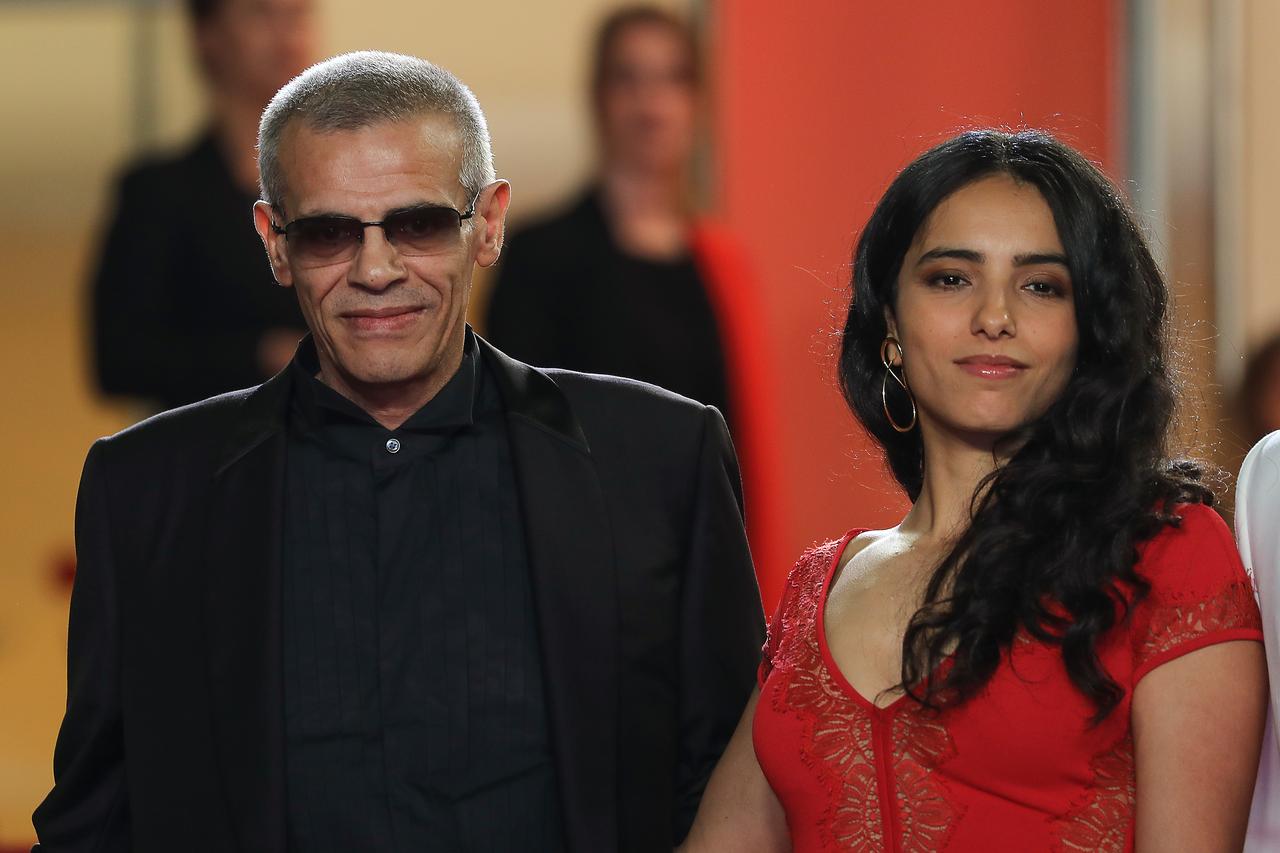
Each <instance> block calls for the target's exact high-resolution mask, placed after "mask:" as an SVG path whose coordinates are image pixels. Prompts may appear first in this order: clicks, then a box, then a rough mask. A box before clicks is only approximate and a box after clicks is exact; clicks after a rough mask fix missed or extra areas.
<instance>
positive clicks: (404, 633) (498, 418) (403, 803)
mask: <svg viewBox="0 0 1280 853" xmlns="http://www.w3.org/2000/svg"><path fill="white" fill-rule="evenodd" d="M291 369H292V370H294V371H295V375H294V380H295V381H294V387H295V389H296V391H295V393H294V398H293V401H292V404H291V408H290V423H289V432H288V457H287V463H286V479H285V484H286V486H285V513H284V521H285V523H284V540H283V545H284V552H283V614H282V615H283V626H284V649H283V651H284V667H283V671H284V688H285V690H284V694H285V708H284V713H285V734H286V756H285V758H286V786H287V797H288V829H289V839H290V850H292V851H297V853H328V852H329V851H334V853H336V851H343V853H347V851H352V850H361V851H368V853H381V851H410V850H412V851H436V850H439V851H451V853H452V851H459V852H460V853H462V851H517V850H519V851H542V850H546V851H556V850H561V849H563V841H562V836H561V829H560V819H559V803H558V799H557V794H556V782H555V771H554V765H553V763H552V758H551V750H550V744H549V739H548V732H547V714H546V703H545V695H544V690H543V683H542V667H541V660H540V657H539V653H538V638H537V632H536V626H535V623H534V611H533V602H532V596H531V584H530V577H529V567H528V557H527V552H526V548H525V540H524V531H523V526H522V521H521V516H520V507H519V501H518V499H517V495H516V486H515V479H514V471H513V468H512V459H511V449H510V446H509V443H508V440H507V432H506V419H505V415H504V412H503V407H502V401H501V397H500V395H499V393H498V390H497V388H496V386H495V383H494V382H493V380H492V378H491V377H490V376H489V375H488V372H487V368H486V366H485V365H484V364H483V361H482V359H481V357H480V355H479V353H478V351H477V348H476V345H475V341H474V339H473V338H472V337H471V335H470V332H468V340H467V347H466V351H465V355H464V359H463V362H462V366H461V368H460V369H459V371H458V373H457V374H456V375H455V376H454V377H453V378H452V379H451V380H450V381H449V382H448V384H447V385H445V387H444V388H443V389H441V391H440V392H439V393H438V394H437V395H436V396H435V397H434V398H433V399H432V400H431V401H430V402H428V403H427V405H426V406H424V407H423V408H422V409H421V410H419V411H418V412H417V413H415V414H414V415H413V416H412V417H411V418H410V419H409V420H408V421H407V422H405V424H403V425H402V426H401V427H400V428H399V429H397V430H387V429H385V428H384V427H382V426H381V425H379V424H378V423H377V422H376V421H375V420H374V419H373V418H371V417H370V416H369V415H368V414H366V413H365V412H364V411H363V410H361V409H360V408H359V407H358V406H356V405H355V404H354V403H352V402H351V401H350V400H347V399H346V398H345V397H343V396H342V395H340V394H338V393H337V392H336V391H334V390H333V389H331V388H329V387H328V386H326V385H324V384H323V383H322V382H321V381H319V379H317V378H316V376H317V372H318V362H317V360H316V356H315V351H314V345H313V344H312V343H311V342H310V341H307V342H306V343H305V344H304V346H303V347H302V348H301V349H300V350H299V354H298V356H297V358H296V359H295V361H294V364H293V365H292V366H291Z"/></svg>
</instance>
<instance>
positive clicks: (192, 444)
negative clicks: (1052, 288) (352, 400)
mask: <svg viewBox="0 0 1280 853" xmlns="http://www.w3.org/2000/svg"><path fill="white" fill-rule="evenodd" d="M480 345H481V350H482V352H483V354H484V357H485V358H486V360H487V363H488V364H489V365H491V366H492V368H493V370H494V374H495V375H496V376H497V377H498V380H499V384H500V386H501V389H502V394H503V398H504V401H505V405H506V409H507V420H508V424H509V433H510V442H511V448H512V455H513V457H514V460H515V466H516V472H515V473H516V480H517V483H518V488H519V492H520V502H521V507H522V510H523V513H524V521H525V528H526V536H527V539H528V548H529V557H530V565H531V571H532V574H533V578H532V580H533V590H534V603H535V609H536V611H537V625H538V629H539V633H540V638H541V644H542V654H543V658H544V660H543V667H544V673H545V678H546V681H547V703H548V715H549V720H550V736H551V742H552V749H553V754H554V756H555V760H556V767H557V775H558V779H559V786H560V798H561V803H562V811H563V814H564V825H565V833H566V837H567V839H568V841H569V846H570V848H571V850H573V851H582V853H607V851H612V850H619V851H658V850H663V851H666V850H670V848H671V846H672V844H673V841H674V840H676V839H678V838H679V837H680V836H681V835H682V834H683V833H684V832H685V831H686V830H687V829H688V826H689V824H690V822H691V820H692V817H693V812H694V810H695V809H696V807H697V803H698V800H699V798H700V797H701V794H702V790H703V788H704V786H705V785H706V781H707V777H708V776H709V774H710V772H711V769H712V767H713V766H714V764H715V762H716V760H717V758H718V757H719V755H720V753H721V752H722V751H723V749H724V746H725V744H726V742H727V741H728V738H729V736H730V734H731V733H732V731H733V728H734V726H735V724H736V722H737V718H738V715H739V714H740V712H741V710H742V707H743V705H744V703H745V702H746V699H747V697H748V695H749V693H750V691H751V688H752V684H753V678H754V671H755V666H756V662H757V660H758V649H759V647H760V644H761V642H762V640H763V633H764V629H763V619H762V613H761V607H760V599H759V592H758V589H757V586H756V582H755V576H754V574H753V572H752V567H751V560H750V556H749V554H748V551H747V543H746V538H745V535H744V532H743V524H742V515H741V494H740V487H739V480H738V469H737V463H736V461H735V459H734V455H733V449H732V445H731V444H730V441H729V436H728V434H727V431H726V430H725V426H724V422H723V420H722V418H721V417H720V416H719V414H718V413H717V412H716V411H715V409H713V408H709V407H706V406H702V405H700V404H697V403H694V402H692V401H690V400H687V399H685V398H683V397H678V396H676V395H674V394H671V393H668V392H665V391H662V390H661V389H657V388H654V387H653V386H649V385H644V384H642V383H638V382H633V381H630V380H624V379H616V378H612V377H602V376H589V375H585V374H579V373H570V372H565V371H540V370H536V369H534V368H531V367H529V366H527V365H525V364H522V363H520V362H517V361H513V360H512V359H510V358H508V357H506V356H504V355H503V354H502V353H500V352H498V351H497V350H495V349H494V348H493V347H491V346H490V345H488V344H487V343H484V342H481V344H480ZM289 383H290V379H289V373H288V371H285V372H284V373H281V374H280V375H278V376H276V377H275V378H273V379H271V380H269V381H268V382H266V383H265V384H263V385H261V386H258V387H257V388H254V389H251V390H248V391H239V392H235V393H231V394H226V395H223V396H220V397H214V398H212V399H210V400H206V401H204V402H201V403H197V404H195V405H192V406H188V407H186V408H182V409H177V410H174V411H171V412H166V413H164V414H161V415H157V416H156V417H154V418H151V419H150V420H147V421H145V422H143V423H141V424H139V425H137V426H134V427H132V428H130V429H127V430H125V431H124V432H121V433H119V434H118V435H115V436H113V437H111V438H106V439H102V440H100V441H98V442H97V443H96V444H94V446H93V448H92V449H91V450H90V452H89V456H88V459H87V461H86V462H85V468H84V474H83V477H82V479H81V484H80V495H79V499H78V502H77V507H76V547H77V552H78V556H79V570H78V573H77V578H76V584H75V591H74V593H73V595H72V601H71V624H70V642H69V651H68V658H69V662H68V698H67V712H66V717H65V719H64V720H63V723H62V729H61V731H60V733H59V735H58V745H57V749H56V752H55V755H54V777H55V785H54V788H53V791H52V792H51V793H50V794H49V796H48V797H47V798H46V800H45V801H44V803H43V804H42V805H41V806H40V807H39V808H38V809H37V810H36V813H35V815H34V823H35V827H36V830H37V834H38V837H39V838H40V841H41V844H42V846H41V845H37V848H36V849H37V850H39V851H42V853H61V851H86V853H87V851H90V850H92V851H99V853H109V852H110V851H132V853H148V852H149V851H155V853H172V851H179V850H180V851H184V853H198V851H218V853H223V851H241V853H281V851H284V849H285V806H284V802H285V796H284V774H283V763H284V744H283V716H282V707H283V699H282V686H281V616H280V606H281V605H280V596H281V592H280V556H281V555H280V549H281V514H282V508H281V497H282V481H283V477H282V473H283V468H284V461H285V431H284V425H285V414H286V411H287V401H288V399H289V393H290V388H289Z"/></svg>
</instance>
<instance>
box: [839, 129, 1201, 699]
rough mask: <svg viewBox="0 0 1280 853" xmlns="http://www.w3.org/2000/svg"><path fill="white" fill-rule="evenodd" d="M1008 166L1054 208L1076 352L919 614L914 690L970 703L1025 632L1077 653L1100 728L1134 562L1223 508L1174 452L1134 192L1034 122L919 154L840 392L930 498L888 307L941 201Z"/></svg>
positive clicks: (856, 314) (846, 343)
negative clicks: (1113, 643)
mask: <svg viewBox="0 0 1280 853" xmlns="http://www.w3.org/2000/svg"><path fill="white" fill-rule="evenodd" d="M1001 174H1002V175H1008V176H1009V177H1011V178H1013V179H1014V180H1015V181H1017V182H1018V183H1020V184H1023V185H1031V186H1034V187H1035V188H1036V189H1038V190H1039V191H1040V194H1041V195H1042V196H1043V197H1044V200H1045V201H1046V202H1047V203H1048V206H1049V209H1050V210H1051V211H1052V213H1053V219H1054V223H1055V224H1056V226H1057V229H1058V235H1059V238H1060V239H1061V241H1062V245H1063V247H1064V249H1065V254H1066V257H1067V266H1068V269H1069V271H1070V274H1071V281H1072V291H1073V293H1074V305H1075V315H1076V322H1077V327H1078V334H1079V343H1078V350H1077V356H1076V358H1077V361H1076V365H1075V369H1074V372H1073V373H1072V375H1071V377H1070V379H1069V380H1068V383H1067V386H1066V388H1065V390H1064V391H1063V392H1062V395H1061V396H1060V397H1059V398H1058V399H1057V400H1056V401H1055V402H1053V403H1052V404H1051V405H1050V407H1049V408H1048V410H1047V411H1045V412H1044V414H1042V415H1041V416H1039V417H1037V418H1036V419H1034V420H1033V421H1031V422H1030V423H1027V424H1024V425H1023V426H1021V427H1020V428H1019V429H1018V430H1017V431H1016V433H1015V434H1013V435H1009V436H1005V437H1003V439H1002V441H1006V442H1007V443H1008V447H1009V448H1011V449H1012V453H1011V455H1010V456H1009V458H1008V459H1007V460H1006V461H1004V462H1003V463H1002V464H1001V465H999V466H998V467H997V469H996V470H995V471H993V472H992V473H991V474H989V475H988V476H987V477H986V478H985V479H984V480H983V481H982V482H981V483H980V484H979V486H978V488H977V490H976V491H975V492H974V495H973V498H972V502H973V503H972V507H971V510H972V523H971V524H970V525H969V526H968V528H967V529H966V530H965V531H964V532H963V533H962V534H961V535H960V536H959V538H958V539H957V541H956V542H955V543H954V546H953V547H952V548H951V550H950V552H949V553H948V554H947V555H946V557H944V558H943V559H942V561H941V562H940V563H939V565H938V566H937V567H936V569H935V570H934V571H933V574H932V576H931V577H930V579H929V583H928V585H927V587H926V590H925V596H924V602H923V604H922V605H921V607H920V608H919V609H918V610H917V611H916V612H915V614H914V616H913V617H912V619H911V621H910V623H909V625H908V628H907V632H906V636H905V637H904V639H903V657H902V684H901V687H902V689H904V690H906V691H907V693H908V694H909V695H911V696H912V697H913V698H914V699H915V700H916V701H918V702H920V703H922V704H924V705H926V706H928V707H933V708H937V707H941V706H942V705H944V704H949V703H952V702H962V701H964V700H965V699H967V698H969V697H971V696H973V695H974V694H975V693H976V692H978V691H979V690H980V689H981V688H982V687H983V686H984V685H985V684H986V683H987V682H988V681H989V680H990V678H991V676H992V674H993V673H994V671H995V669H996V667H997V666H998V665H999V663H1000V660H1001V656H1002V655H1003V654H1005V653H1007V651H1008V650H1009V648H1010V645H1011V643H1012V642H1013V639H1014V637H1015V636H1016V635H1017V633H1018V632H1019V630H1025V631H1026V632H1028V633H1029V634H1030V635H1031V636H1032V637H1034V638H1036V639H1038V640H1040V641H1043V642H1046V643H1050V644H1053V645H1056V646H1058V647H1060V649H1061V653H1062V659H1063V662H1064V663H1065V666H1066V670H1067V673H1068V675H1069V676H1070V678H1071V681H1072V683H1073V684H1074V685H1075V686H1076V688H1077V689H1079V690H1080V691H1081V693H1083V694H1084V695H1085V696H1086V697H1087V698H1088V699H1089V700H1091V702H1092V703H1093V704H1094V706H1095V708H1096V715H1095V718H1094V721H1095V722H1097V721H1099V720H1101V719H1103V718H1104V717H1106V715H1107V714H1109V713H1110V712H1111V710H1112V709H1113V708H1115V707H1116V705H1117V704H1118V703H1119V701H1120V700H1121V698H1122V697H1123V695H1124V694H1123V691H1122V689H1121V688H1120V686H1119V685H1118V684H1117V683H1116V682H1115V680H1114V679H1112V678H1111V676H1110V675H1109V674H1108V673H1107V672H1106V670H1105V669H1104V668H1103V666H1102V664H1101V662H1100V661H1099V658H1098V653H1097V646H1098V643H1099V641H1100V639H1101V638H1102V637H1103V636H1104V635H1105V634H1106V633H1107V632H1108V631H1109V630H1110V629H1111V628H1112V627H1113V626H1114V625H1116V624H1117V622H1118V621H1120V620H1123V619H1125V618H1126V617H1127V614H1128V612H1129V609H1130V607H1131V606H1132V604H1133V603H1135V602H1136V601H1137V600H1139V599H1140V598H1141V597H1142V596H1144V595H1145V594H1146V593H1147V592H1148V590H1149V586H1148V584H1147V583H1146V582H1145V581H1144V580H1143V579H1142V578H1141V577H1140V576H1139V575H1138V574H1137V573H1136V572H1135V571H1134V566H1135V563H1136V561H1137V547H1138V545H1139V544H1140V543H1141V542H1142V541H1143V540H1146V539H1149V538H1150V537H1151V536H1153V535H1154V534H1155V533H1157V532H1158V531H1159V530H1161V529H1162V528H1163V527H1165V526H1166V525H1176V524H1177V523H1178V518H1177V516H1176V515H1174V514H1173V512H1172V510H1173V508H1174V505H1175V504H1177V503H1184V502H1185V503H1190V502H1200V503H1206V504H1212V502H1213V493H1212V492H1211V491H1210V490H1209V489H1208V488H1207V487H1206V486H1204V485H1203V484H1202V483H1201V482H1200V481H1199V480H1200V468H1199V466H1198V465H1196V464H1194V463H1192V462H1190V461H1185V460H1179V461H1174V460H1171V459H1170V458H1169V455H1168V450H1167V442H1168V435H1169V431H1170V426H1171V422H1172V418H1173V411H1174V404H1175V387H1174V382H1173V379H1172V375H1171V371H1170V369H1169V367H1168V361H1167V358H1166V352H1165V347H1166V344H1165V339H1166V305H1167V302H1168V292H1167V289H1166V287H1165V282H1164V279H1163V277H1162V275H1161V273H1160V270H1159V269H1158V267H1157V266H1156V263H1155V261H1154V260H1153V259H1152V257H1151V252H1150V250H1149V249H1148V247H1147V244H1146V240H1145V239H1144V237H1143V235H1142V232H1141V230H1140V229H1139V227H1138V225H1137V223H1136V222H1135V221H1134V217H1133V214H1132V213H1131V212H1130V210H1129V207H1128V205H1127V204H1126V203H1125V201H1124V200H1123V198H1122V197H1121V195H1120V193H1119V192H1118V191H1117V190H1116V188H1115V187H1114V186H1113V185H1112V184H1111V182H1110V181H1109V180H1108V179H1107V178H1106V177H1105V176H1104V175H1103V174H1102V173H1101V172H1100V171H1099V170H1098V169H1097V168H1096V167H1095V166H1093V165H1092V164H1091V163H1089V162H1088V161H1087V160H1086V159H1085V158H1084V157H1082V156H1081V155H1080V154H1079V153H1077V152H1076V151H1074V150H1073V149H1072V148H1070V147H1069V146H1067V145H1065V144H1063V143H1062V142H1059V141H1058V140H1057V139H1055V138H1053V137H1052V136H1050V135H1049V134H1047V133H1043V132H1040V131H1035V130H1027V131H1022V132H1019V133H1003V132H999V131H994V130H975V131H970V132H967V133H963V134H961V135H959V136H957V137H955V138H953V139H950V140H948V141H947V142H944V143H942V144H941V145H938V146H937V147H935V148H932V149H930V150H929V151H926V152H925V153H924V154H922V155H920V157H918V158H917V159H916V160H915V161H914V162H912V163H911V164H910V165H909V166H907V167H906V168H905V169H904V170H903V171H902V172H901V174H899V175H898V177H897V178H896V179H895V180H894V181H893V183H892V185H890V187H889V189H888V190H887V191H886V192H885V194H884V197H883V198H882V199H881V200H880V203H879V204H878V205H877V206H876V209H875V211H874V212H873V213H872V215H871V219H870V220H869V221H868V222H867V225H866V227H865V228H864V229H863V231H862V235H861V237H860V238H859V240H858V247H857V252H856V254H855V257H854V265H853V299H852V302H851V304H850V306H849V314H848V318H847V320H846V322H845V327H844V333H843V337H842V341H841V349H840V363H839V377H840V385H841V388H842V390H843V392H844V396H845V399H846V401H847V402H848V404H849V406H850V408H851V409H852V410H853V412H854V414H855V415H857V417H858V419H859V420H860V421H861V422H862V424H863V425H864V426H865V427H866V429H867V431H868V432H870V433H871V435H872V436H874V437H875V439H876V440H877V441H879V442H880V444H881V445H882V446H883V447H884V451H885V454H886V456H887V458H888V462H889V466H890V468H891V469H892V471H893V474H894V476H895V477H896V478H897V480H898V482H899V483H901V485H902V487H903V489H905V490H906V492H907V495H908V496H909V497H910V498H911V499H912V500H913V501H914V500H915V499H916V498H917V497H918V496H919V494H920V489H921V484H922V480H923V473H924V447H923V444H922V442H921V438H920V431H919V430H918V429H916V430H913V431H911V432H907V433H899V432H897V431H895V430H894V429H893V428H892V427H891V426H890V424H889V421H888V419H887V418H886V416H885V412H884V406H883V404H882V401H881V382H882V381H883V380H884V370H885V368H884V366H883V364H882V363H881V360H880V345H881V342H882V341H883V340H884V338H885V335H886V334H887V325H886V321H885V311H886V309H889V311H893V309H894V308H895V305H896V301H897V300H896V297H897V281H898V273H899V270H900V268H901V265H902V261H903V258H904V256H905V255H906V253H907V250H908V248H909V247H910V246H911V244H912V242H913V240H914V239H915V237H916V234H917V232H918V231H919V229H920V228H921V226H922V225H923V224H924V223H925V221H926V219H927V218H928V216H929V215H930V214H931V213H932V212H933V210H934V209H935V208H936V207H937V206H938V205H939V203H941V202H942V201H943V200H944V199H945V198H947V197H948V196H950V195H951V194H952V193H954V192H956V191H957V190H959V189H961V188H962V187H965V186H967V185H968V184H971V183H973V182H974V181H977V180H980V179H982V178H985V177H989V176H992V175H1001ZM907 357H908V358H909V357H910V353H908V354H907ZM890 387H891V388H892V387H893V386H892V383H891V385H890ZM899 419H900V420H901V418H899ZM949 656H950V657H952V659H953V660H952V666H950V667H949V668H948V669H946V670H945V675H939V673H940V672H942V671H941V670H940V669H939V666H940V664H942V662H943V661H944V660H946V659H947V658H948V657H949Z"/></svg>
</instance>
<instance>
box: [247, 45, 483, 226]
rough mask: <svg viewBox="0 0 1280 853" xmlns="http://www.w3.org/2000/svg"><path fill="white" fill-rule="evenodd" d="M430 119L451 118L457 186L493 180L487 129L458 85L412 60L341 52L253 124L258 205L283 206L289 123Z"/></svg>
mask: <svg viewBox="0 0 1280 853" xmlns="http://www.w3.org/2000/svg"><path fill="white" fill-rule="evenodd" d="M432 113H440V114H443V115H447V116H449V117H451V118H452V119H453V121H454V124H455V125H456V126H457V128H458V135H459V137H460V138H461V141H462V169H461V172H460V174H459V175H458V180H459V182H461V184H462V186H463V187H464V188H465V189H466V191H467V194H468V197H474V196H475V194H476V193H478V192H479V191H480V190H481V189H482V188H483V187H484V186H485V185H487V184H489V183H491V182H493V180H494V179H495V173H494V170H493V152H492V150H491V149H490V146H489V126H488V124H487V123H486V122H485V119H484V113H483V112H482V111H481V110H480V103H479V101H477V100H476V96H475V95H473V94H472V93H471V90H470V89H468V88H467V87H466V86H465V85H464V84H463V83H462V81H461V80H459V79H458V78H457V77H454V76H453V75H452V74H450V73H449V72H448V71H445V70H444V69H443V68H440V67H439V66H437V65H432V64H431V63H430V62H427V61H426V60H425V59H418V58H417V57H415V56H404V55H401V54H398V53H383V52H380V51H369V50H365V51H359V52H356V53H344V54H342V55H341V56H335V57H333V58H332V59H326V60H325V61H324V62H321V63H318V64H316V65H313V66H311V67H310V68H308V69H307V70H306V71H304V72H302V73H301V74H299V75H298V76H297V77H295V78H293V79H292V80H290V81H289V82H288V83H287V84H285V86H284V87H283V88H282V89H281V90H280V91H279V92H277V93H276V95H275V97H274V98H272V99H271V103H269V104H267V108H266V110H265V111H263V113H262V121H261V122H260V123H259V125H258V183H259V189H260V190H261V192H262V198H263V200H264V201H266V202H268V203H269V204H272V205H274V206H276V207H280V206H281V205H282V204H283V202H284V192H285V181H284V175H283V173H282V172H281V169H280V140H281V138H282V137H283V136H284V132H285V129H286V128H287V127H288V126H289V124H290V123H291V122H293V121H295V120H296V121H300V122H303V123H304V124H305V125H306V126H307V127H309V128H311V129H313V130H318V131H330V130H358V129H360V128H364V127H369V126H371V125H375V124H381V123H383V122H392V121H407V120H409V119H413V118H417V117H420V116H424V115H429V114H432Z"/></svg>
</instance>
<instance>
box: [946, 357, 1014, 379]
mask: <svg viewBox="0 0 1280 853" xmlns="http://www.w3.org/2000/svg"><path fill="white" fill-rule="evenodd" d="M956 366H957V367H959V368H960V369H961V370H963V371H964V372H965V373H967V374H969V375H970V376H977V377H978V378H980V379H1012V378H1013V377H1015V376H1017V375H1018V374H1020V373H1021V372H1022V371H1024V370H1026V369H1027V365H1025V364H1023V363H1022V362H1020V361H1018V360H1017V359H1014V358H1009V357H1007V356H992V355H976V356H969V357H968V358H960V359H956Z"/></svg>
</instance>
